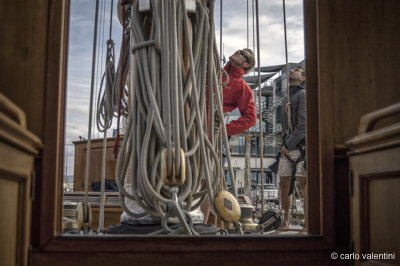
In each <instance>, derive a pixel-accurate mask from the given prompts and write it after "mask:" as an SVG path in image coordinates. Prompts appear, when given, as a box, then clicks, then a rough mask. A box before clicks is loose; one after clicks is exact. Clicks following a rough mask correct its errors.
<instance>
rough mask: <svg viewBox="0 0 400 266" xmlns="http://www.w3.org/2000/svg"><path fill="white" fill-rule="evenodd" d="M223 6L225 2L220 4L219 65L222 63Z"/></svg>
mask: <svg viewBox="0 0 400 266" xmlns="http://www.w3.org/2000/svg"><path fill="white" fill-rule="evenodd" d="M222 4H223V0H221V2H220V10H219V52H220V55H219V63H220V64H221V63H222Z"/></svg>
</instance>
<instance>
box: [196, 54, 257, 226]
mask: <svg viewBox="0 0 400 266" xmlns="http://www.w3.org/2000/svg"><path fill="white" fill-rule="evenodd" d="M254 64H255V58H254V53H253V51H252V50H251V49H248V48H244V49H242V50H238V51H236V52H235V53H234V54H233V55H231V56H230V57H229V61H228V63H227V64H226V65H225V66H224V69H225V71H226V72H227V73H228V76H229V81H228V84H226V85H225V86H223V108H222V109H223V112H224V113H230V112H232V111H233V110H234V109H236V108H238V109H239V112H240V117H239V118H238V119H237V120H232V121H231V122H229V123H228V124H227V125H226V132H227V134H228V137H230V136H233V135H236V134H239V133H242V132H243V131H245V130H246V129H249V128H250V127H252V126H253V125H254V124H255V123H256V106H255V104H254V95H253V91H252V90H251V88H250V86H249V85H248V84H247V83H246V81H244V79H243V75H245V74H247V73H248V72H250V71H251V69H252V68H253V67H254ZM224 81H226V77H225V76H224V78H223V82H224ZM201 210H202V211H203V213H204V223H207V222H208V217H209V214H210V203H209V201H208V200H205V201H204V203H203V204H202V206H201Z"/></svg>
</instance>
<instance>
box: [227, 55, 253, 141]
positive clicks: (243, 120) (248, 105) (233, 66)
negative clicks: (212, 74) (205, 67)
mask: <svg viewBox="0 0 400 266" xmlns="http://www.w3.org/2000/svg"><path fill="white" fill-rule="evenodd" d="M254 64H255V59H254V53H253V51H252V50H251V49H248V48H245V49H243V50H238V51H236V52H235V53H234V54H233V55H231V56H230V57H229V62H228V63H227V64H226V65H225V67H224V69H225V71H226V72H227V73H228V76H229V81H228V84H226V86H224V87H223V112H224V113H227V112H232V111H233V110H234V109H236V108H238V109H239V111H240V117H239V118H238V119H237V120H233V121H231V122H229V123H228V124H227V125H226V132H227V134H228V136H233V135H236V134H239V133H242V132H243V131H245V130H246V129H249V128H250V127H252V126H253V125H254V124H255V123H256V106H255V104H254V95H253V91H252V90H251V88H250V87H249V85H248V84H247V83H246V81H244V79H243V75H244V74H247V73H248V72H250V70H251V69H252V68H253V67H254ZM223 81H224V80H223Z"/></svg>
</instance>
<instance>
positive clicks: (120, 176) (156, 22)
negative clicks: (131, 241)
mask: <svg viewBox="0 0 400 266" xmlns="http://www.w3.org/2000/svg"><path fill="white" fill-rule="evenodd" d="M151 8H152V9H151V12H152V13H151V15H149V16H147V17H144V16H143V15H142V14H140V13H139V10H138V1H136V2H135V3H134V4H133V5H132V8H131V18H130V31H131V37H132V38H133V40H134V43H135V45H134V46H133V47H132V52H133V53H134V58H135V64H134V68H133V69H130V71H131V76H133V77H135V78H134V81H133V82H134V88H131V90H130V91H131V94H130V95H129V97H130V104H129V109H128V113H127V115H128V120H127V127H126V132H125V136H124V139H123V143H122V146H121V149H120V152H119V154H118V160H117V170H116V173H117V174H116V176H117V185H118V188H119V191H120V193H121V197H120V202H121V206H122V208H123V209H124V211H125V212H126V213H127V214H129V215H130V216H132V217H134V218H140V217H143V216H145V215H147V214H150V215H152V216H157V217H164V216H166V211H167V209H166V203H167V202H171V199H172V197H173V195H172V194H171V191H170V187H169V186H166V185H165V184H164V183H163V181H162V180H161V175H162V173H161V170H160V168H161V165H162V164H163V163H164V162H163V160H165V161H166V172H167V174H166V175H167V176H168V177H171V176H174V175H176V173H177V172H179V171H180V169H183V168H182V167H183V165H185V168H184V171H185V172H184V174H185V176H186V181H185V182H184V183H183V184H181V185H178V186H177V187H178V188H179V190H178V192H177V201H179V202H180V205H181V206H182V207H183V208H184V210H185V211H192V210H194V209H196V208H197V207H198V206H200V204H201V203H202V202H203V201H204V200H205V198H206V197H207V196H208V198H209V200H210V201H211V203H212V204H211V205H212V206H214V204H213V196H214V192H215V191H216V187H217V185H218V183H219V182H220V180H221V174H222V171H221V164H220V160H219V156H218V155H217V153H216V151H215V149H214V146H213V145H212V143H215V142H216V141H215V139H214V138H217V137H218V136H215V135H213V134H211V136H208V135H207V127H211V128H213V123H210V122H209V121H213V117H214V110H213V109H210V111H209V114H207V110H206V87H207V85H206V80H208V82H209V84H208V85H209V88H215V87H217V86H220V84H218V83H217V81H218V80H219V76H220V75H221V67H220V64H219V55H218V52H217V48H216V43H215V39H214V31H213V29H214V25H213V19H211V18H210V19H209V17H208V14H207V11H206V8H205V6H204V5H203V3H202V1H196V12H195V13H193V14H191V15H192V19H191V20H190V21H189V20H188V18H187V14H186V7H185V1H181V0H171V1H162V0H152V1H151ZM191 21H193V25H192V24H191ZM210 21H211V23H210ZM146 25H147V26H148V25H151V29H150V33H149V34H148V33H146V31H145V29H144V27H145V26H146ZM192 28H193V29H194V30H193V31H192ZM193 33H194V34H193ZM191 35H193V36H191ZM191 38H193V46H192V45H191V41H190V40H191ZM210 44H211V45H210ZM185 45H186V46H185ZM127 46H128V45H127ZM183 58H188V59H189V60H188V61H185V60H184V59H183ZM207 68H208V69H207ZM210 70H211V71H210ZM210 84H211V85H210ZM213 93H215V94H216V96H215V98H213V97H211V96H213ZM209 100H210V104H211V102H212V103H213V104H215V112H217V114H218V115H219V117H220V121H222V120H223V113H222V96H221V94H220V88H216V89H215V90H212V89H210V90H209ZM207 115H209V116H210V117H211V118H212V119H210V117H207ZM222 133H223V138H224V139H227V136H226V130H225V126H224V125H222ZM225 144H226V145H227V141H226V143H225ZM181 150H182V151H183V154H184V156H183V157H180V156H179V154H180V151H181ZM164 154H165V156H164ZM175 155H176V156H175ZM128 168H130V169H131V171H128ZM127 173H129V174H127ZM202 180H205V182H202ZM126 181H130V183H131V188H132V190H131V191H126V190H125V188H124V183H125V182H126ZM232 183H234V181H233V180H232ZM125 198H128V199H131V200H134V201H136V202H137V204H138V205H139V206H140V207H141V208H142V209H143V210H144V211H143V212H138V213H136V212H133V211H132V210H130V209H129V208H127V206H126V204H125Z"/></svg>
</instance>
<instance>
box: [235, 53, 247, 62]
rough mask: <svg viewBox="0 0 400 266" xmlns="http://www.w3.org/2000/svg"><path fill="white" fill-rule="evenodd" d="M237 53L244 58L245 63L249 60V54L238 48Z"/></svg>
mask: <svg viewBox="0 0 400 266" xmlns="http://www.w3.org/2000/svg"><path fill="white" fill-rule="evenodd" d="M237 53H239V54H240V55H241V56H242V57H243V58H244V59H246V61H247V63H248V62H249V56H248V55H247V53H246V52H245V51H243V50H238V51H237Z"/></svg>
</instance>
